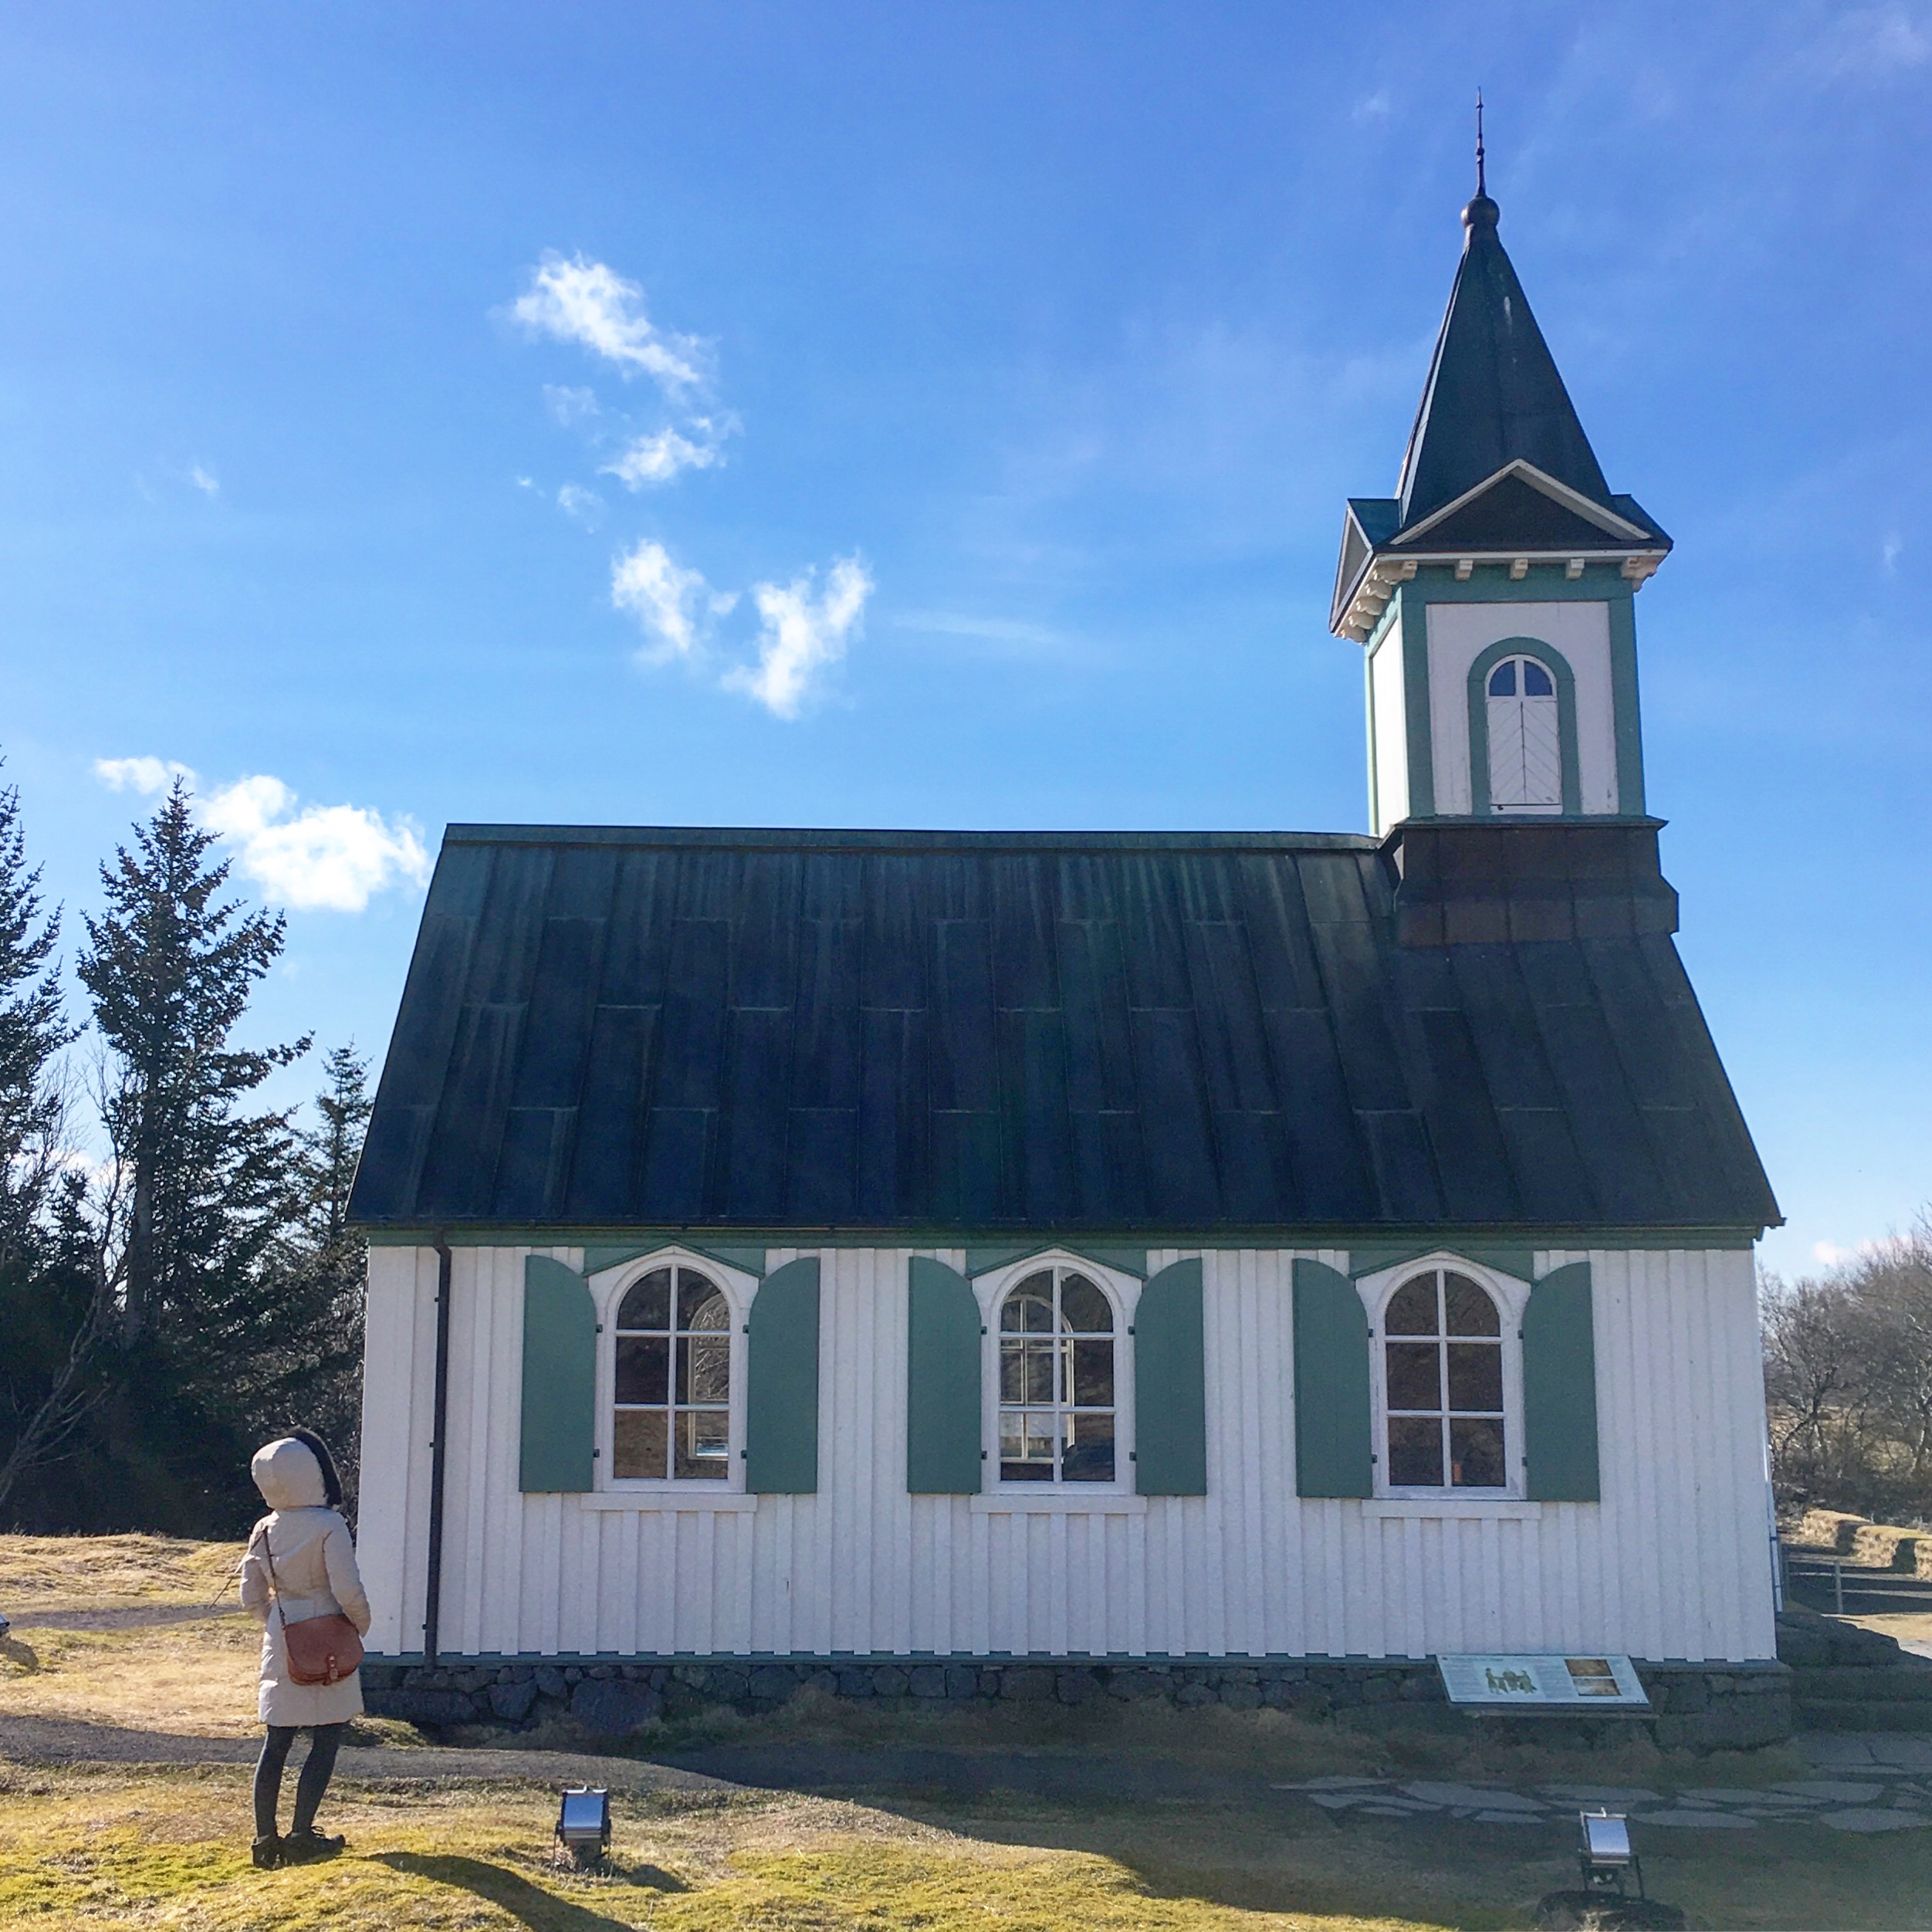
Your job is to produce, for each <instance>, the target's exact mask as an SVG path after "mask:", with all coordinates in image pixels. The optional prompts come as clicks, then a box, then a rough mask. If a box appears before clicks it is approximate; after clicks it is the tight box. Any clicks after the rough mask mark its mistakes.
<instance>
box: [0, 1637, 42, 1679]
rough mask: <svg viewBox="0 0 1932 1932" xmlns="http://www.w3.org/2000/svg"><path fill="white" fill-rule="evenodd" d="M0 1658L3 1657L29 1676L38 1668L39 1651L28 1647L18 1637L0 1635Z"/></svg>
mask: <svg viewBox="0 0 1932 1932" xmlns="http://www.w3.org/2000/svg"><path fill="white" fill-rule="evenodd" d="M0 1658H4V1659H5V1660H6V1662H8V1663H11V1664H12V1665H14V1666H16V1667H17V1668H19V1670H24V1671H25V1672H26V1673H28V1674H29V1676H32V1674H33V1673H34V1672H36V1671H37V1670H39V1668H40V1653H39V1651H37V1650H35V1649H30V1648H29V1646H27V1645H25V1644H24V1643H22V1642H21V1641H20V1639H19V1638H18V1637H0Z"/></svg>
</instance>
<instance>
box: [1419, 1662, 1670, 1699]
mask: <svg viewBox="0 0 1932 1932" xmlns="http://www.w3.org/2000/svg"><path fill="white" fill-rule="evenodd" d="M1436 1666H1437V1667H1438V1668H1439V1669H1440V1670H1441V1672H1442V1673H1443V1689H1444V1690H1446V1691H1447V1692H1448V1693H1449V1701H1450V1703H1451V1704H1571V1705H1577V1704H1582V1705H1590V1706H1594V1707H1596V1708H1597V1709H1599V1710H1602V1709H1605V1708H1612V1709H1614V1708H1616V1707H1618V1706H1619V1705H1621V1706H1626V1707H1628V1706H1631V1705H1636V1706H1640V1707H1643V1708H1646V1709H1647V1708H1648V1707H1649V1703H1650V1700H1649V1698H1648V1697H1646V1696H1645V1695H1644V1693H1643V1685H1642V1684H1641V1683H1639V1682H1638V1680H1637V1673H1636V1670H1635V1669H1634V1668H1633V1666H1632V1665H1631V1663H1630V1660H1629V1658H1628V1657H1438V1658H1437V1659H1436Z"/></svg>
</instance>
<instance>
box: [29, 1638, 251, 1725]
mask: <svg viewBox="0 0 1932 1932" xmlns="http://www.w3.org/2000/svg"><path fill="white" fill-rule="evenodd" d="M261 1643H262V1636H261V1626H259V1624H257V1623H256V1622H255V1620H254V1619H253V1618H252V1617H248V1616H222V1617H208V1618H205V1619H203V1618H197V1619H195V1621H193V1622H186V1623H167V1624H153V1625H145V1626H140V1627H137V1628H136V1629H131V1630H63V1629H57V1628H52V1627H47V1628H39V1627H36V1628H32V1629H25V1630H20V1631H16V1632H15V1633H14V1634H13V1635H12V1636H8V1637H5V1638H0V1717H73V1718H80V1719H83V1720H84V1721H86V1722H87V1723H89V1724H117V1725H126V1726H129V1727H132V1728H134V1729H135V1730H138V1731H161V1732H165V1733H167V1734H170V1735H171V1736H177V1737H251V1736H252V1735H254V1734H255V1732H256V1731H259V1728H260V1726H259V1723H258V1722H257V1721H256V1717H255V1670H256V1662H257V1659H258V1657H259V1654H260V1650H261Z"/></svg>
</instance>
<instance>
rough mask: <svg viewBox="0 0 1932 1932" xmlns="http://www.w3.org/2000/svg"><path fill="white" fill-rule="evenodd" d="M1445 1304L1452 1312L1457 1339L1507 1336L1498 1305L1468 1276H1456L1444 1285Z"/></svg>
mask: <svg viewBox="0 0 1932 1932" xmlns="http://www.w3.org/2000/svg"><path fill="white" fill-rule="evenodd" d="M1443 1302H1444V1303H1445V1304H1446V1306H1447V1308H1448V1310H1449V1332H1450V1334H1451V1335H1501V1333H1502V1332H1503V1324H1502V1319H1501V1317H1500V1316H1499V1315H1497V1312H1496V1304H1495V1303H1494V1301H1491V1300H1490V1298H1489V1296H1488V1294H1487V1293H1486V1292H1485V1291H1484V1290H1483V1289H1481V1288H1479V1287H1477V1285H1476V1284H1475V1283H1474V1281H1470V1278H1469V1277H1468V1276H1467V1275H1466V1274H1452V1275H1450V1276H1448V1277H1446V1279H1445V1280H1444V1281H1443Z"/></svg>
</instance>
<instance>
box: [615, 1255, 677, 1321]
mask: <svg viewBox="0 0 1932 1932" xmlns="http://www.w3.org/2000/svg"><path fill="white" fill-rule="evenodd" d="M617 1326H618V1327H619V1328H669V1327H670V1326H671V1271H670V1270H669V1269H668V1268H653V1269H652V1270H651V1272H650V1273H649V1274H647V1275H646V1276H645V1277H644V1279H643V1280H642V1281H634V1282H633V1283H632V1284H631V1287H630V1288H629V1290H628V1291H627V1292H626V1294H625V1295H624V1302H623V1305H622V1306H621V1307H620V1308H618V1310H617Z"/></svg>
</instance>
